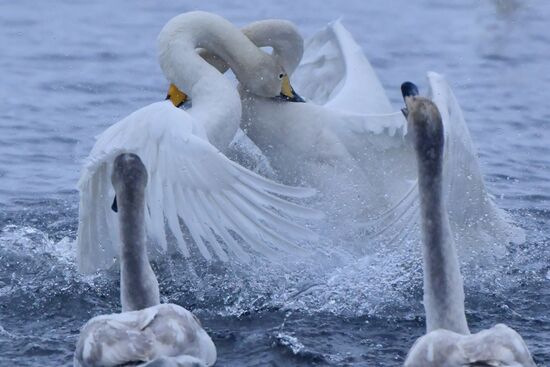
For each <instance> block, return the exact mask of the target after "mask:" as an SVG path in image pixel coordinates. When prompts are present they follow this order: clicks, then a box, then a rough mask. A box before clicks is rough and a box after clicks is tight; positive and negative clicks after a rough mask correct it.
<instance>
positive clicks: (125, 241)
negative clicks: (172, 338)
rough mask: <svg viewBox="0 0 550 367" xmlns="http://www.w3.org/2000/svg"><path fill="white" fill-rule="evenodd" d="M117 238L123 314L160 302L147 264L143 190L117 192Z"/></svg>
mask: <svg viewBox="0 0 550 367" xmlns="http://www.w3.org/2000/svg"><path fill="white" fill-rule="evenodd" d="M117 202H118V208H119V212H118V215H119V223H120V238H121V241H122V245H121V254H120V265H121V269H120V290H121V302H122V310H123V311H134V310H141V309H144V308H147V307H150V306H154V305H157V304H159V303H160V300H159V290H158V283H157V280H156V277H155V274H154V272H153V269H152V268H151V265H150V264H149V258H148V256H147V246H146V237H145V203H144V192H143V189H137V190H133V191H132V190H125V191H123V192H120V193H117Z"/></svg>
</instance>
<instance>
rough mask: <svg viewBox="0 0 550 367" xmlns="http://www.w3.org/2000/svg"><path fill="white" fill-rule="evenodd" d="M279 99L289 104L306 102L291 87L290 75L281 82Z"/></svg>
mask: <svg viewBox="0 0 550 367" xmlns="http://www.w3.org/2000/svg"><path fill="white" fill-rule="evenodd" d="M278 98H279V99H282V100H283V101H287V102H305V100H304V99H303V98H302V97H300V96H299V95H298V93H296V92H295V91H294V89H293V88H292V85H290V79H289V78H288V75H285V76H284V77H283V79H282V82H281V94H279V97H278Z"/></svg>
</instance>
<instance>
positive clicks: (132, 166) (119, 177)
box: [111, 153, 147, 195]
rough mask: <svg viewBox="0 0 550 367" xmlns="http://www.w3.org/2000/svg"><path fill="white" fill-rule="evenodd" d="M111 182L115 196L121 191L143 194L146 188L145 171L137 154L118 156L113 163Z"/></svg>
mask: <svg viewBox="0 0 550 367" xmlns="http://www.w3.org/2000/svg"><path fill="white" fill-rule="evenodd" d="M111 182H112V184H113V187H114V188H115V192H116V193H117V195H120V194H121V193H122V192H123V191H130V192H132V193H140V194H143V192H144V191H145V186H147V169H146V168H145V165H144V164H143V162H142V161H141V159H140V158H139V156H138V155H137V154H134V153H123V154H120V155H118V156H117V157H116V158H115V161H114V163H113V173H112V174H111Z"/></svg>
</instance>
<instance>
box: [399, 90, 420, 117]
mask: <svg viewBox="0 0 550 367" xmlns="http://www.w3.org/2000/svg"><path fill="white" fill-rule="evenodd" d="M401 94H402V95H403V100H404V101H405V106H406V107H405V108H402V109H401V112H403V115H404V116H405V118H407V116H408V115H409V109H408V107H407V106H408V102H409V101H410V100H411V99H412V98H414V97H416V96H417V95H418V94H419V93H418V87H417V86H416V85H415V84H414V83H411V82H405V83H403V84H401Z"/></svg>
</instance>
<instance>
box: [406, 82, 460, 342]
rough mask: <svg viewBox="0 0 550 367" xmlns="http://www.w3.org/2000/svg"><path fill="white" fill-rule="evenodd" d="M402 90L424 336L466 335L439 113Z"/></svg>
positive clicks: (433, 107) (426, 102)
mask: <svg viewBox="0 0 550 367" xmlns="http://www.w3.org/2000/svg"><path fill="white" fill-rule="evenodd" d="M411 84H412V83H411ZM404 86H405V84H404ZM414 88H416V87H414ZM411 89H412V88H411ZM402 91H403V96H404V98H405V103H406V105H407V109H406V113H407V120H408V122H409V126H410V127H411V133H412V135H413V144H414V148H415V151H416V157H417V164H418V182H419V190H420V201H421V213H422V233H423V256H424V307H425V309H426V328H427V331H428V332H430V331H433V330H436V329H446V330H450V331H454V332H457V333H460V334H469V333H470V332H469V329H468V325H467V322H466V315H465V313H464V287H463V282H462V275H461V274H460V266H459V263H458V257H457V254H456V249H455V245H454V241H453V237H452V234H451V230H450V226H449V219H448V215H447V210H446V208H445V203H444V199H443V182H442V181H443V147H444V134H443V122H442V120H441V114H440V113H439V110H438V109H437V106H436V105H435V104H434V103H433V102H432V101H430V100H429V99H426V98H423V97H418V96H416V94H417V91H416V90H414V89H412V93H407V91H406V90H403V87H402ZM409 91H411V90H409ZM415 92H416V93H415Z"/></svg>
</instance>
